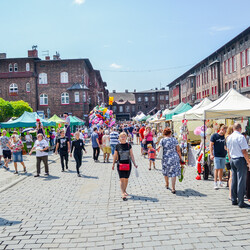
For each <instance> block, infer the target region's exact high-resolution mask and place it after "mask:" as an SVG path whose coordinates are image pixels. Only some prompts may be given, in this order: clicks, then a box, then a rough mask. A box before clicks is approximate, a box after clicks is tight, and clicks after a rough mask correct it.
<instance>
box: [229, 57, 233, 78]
mask: <svg viewBox="0 0 250 250" xmlns="http://www.w3.org/2000/svg"><path fill="white" fill-rule="evenodd" d="M232 71H233V69H232V58H230V59H229V73H230V74H231V73H232Z"/></svg>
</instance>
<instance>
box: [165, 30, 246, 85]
mask: <svg viewBox="0 0 250 250" xmlns="http://www.w3.org/2000/svg"><path fill="white" fill-rule="evenodd" d="M249 32H250V27H248V28H247V29H245V30H243V31H242V32H241V33H240V34H239V35H237V36H236V37H234V38H233V39H232V40H230V41H229V42H227V43H226V44H224V45H223V46H221V47H220V48H219V49H218V50H216V51H215V52H213V53H212V54H210V55H209V56H207V57H206V58H205V59H203V60H201V61H200V62H198V63H197V64H196V65H194V66H193V67H192V68H191V69H189V70H188V71H186V72H185V73H183V74H182V75H181V76H179V77H178V78H176V79H175V80H173V81H172V82H171V83H169V84H168V85H167V86H168V87H172V86H174V85H175V84H176V82H178V81H180V80H182V79H183V78H185V77H186V76H187V75H190V74H192V73H193V72H194V70H195V69H197V68H198V67H200V66H202V64H204V63H207V62H208V60H209V59H212V58H213V57H215V56H218V54H220V53H221V52H222V51H224V50H225V48H227V47H229V46H231V45H232V44H233V43H235V42H236V41H238V40H239V39H240V38H243V37H244V36H245V35H247V34H248V33H249ZM213 63H214V62H213Z"/></svg>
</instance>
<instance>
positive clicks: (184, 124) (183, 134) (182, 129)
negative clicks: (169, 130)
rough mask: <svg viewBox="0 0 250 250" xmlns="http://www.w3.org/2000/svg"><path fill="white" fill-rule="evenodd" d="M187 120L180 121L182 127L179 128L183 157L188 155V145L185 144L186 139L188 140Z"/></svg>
mask: <svg viewBox="0 0 250 250" xmlns="http://www.w3.org/2000/svg"><path fill="white" fill-rule="evenodd" d="M187 122H188V121H187V120H186V119H185V120H182V126H181V127H180V139H181V143H180V146H181V149H182V153H183V155H184V156H186V155H187V153H188V149H187V147H188V144H187V139H188V128H187Z"/></svg>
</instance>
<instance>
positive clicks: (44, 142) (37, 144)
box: [34, 139, 49, 157]
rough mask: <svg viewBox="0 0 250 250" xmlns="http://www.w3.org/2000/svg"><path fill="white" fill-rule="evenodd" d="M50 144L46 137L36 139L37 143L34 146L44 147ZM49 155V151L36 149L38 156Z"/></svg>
mask: <svg viewBox="0 0 250 250" xmlns="http://www.w3.org/2000/svg"><path fill="white" fill-rule="evenodd" d="M48 146H49V144H48V142H47V141H46V140H45V139H43V140H41V141H38V140H36V142H35V145H34V147H36V148H38V147H39V148H42V149H44V148H47V147H48ZM47 155H48V152H44V151H40V150H37V151H36V157H41V156H47Z"/></svg>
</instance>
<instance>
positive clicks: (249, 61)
mask: <svg viewBox="0 0 250 250" xmlns="http://www.w3.org/2000/svg"><path fill="white" fill-rule="evenodd" d="M246 55H247V65H250V49H247V52H246Z"/></svg>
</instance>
